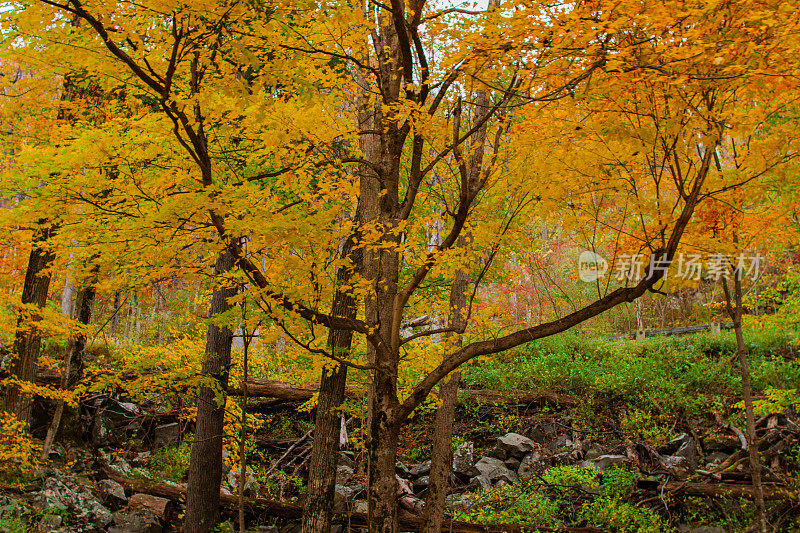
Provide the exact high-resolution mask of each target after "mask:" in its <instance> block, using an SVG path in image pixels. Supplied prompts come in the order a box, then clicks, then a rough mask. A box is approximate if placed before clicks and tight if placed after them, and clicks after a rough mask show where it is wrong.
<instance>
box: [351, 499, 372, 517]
mask: <svg viewBox="0 0 800 533" xmlns="http://www.w3.org/2000/svg"><path fill="white" fill-rule="evenodd" d="M353 511H355V512H357V513H364V514H367V511H369V503H368V502H367V500H356V501H355V502H353Z"/></svg>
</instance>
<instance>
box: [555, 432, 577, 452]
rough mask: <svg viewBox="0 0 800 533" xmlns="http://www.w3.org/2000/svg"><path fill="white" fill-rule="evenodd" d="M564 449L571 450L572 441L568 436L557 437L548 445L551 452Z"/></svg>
mask: <svg viewBox="0 0 800 533" xmlns="http://www.w3.org/2000/svg"><path fill="white" fill-rule="evenodd" d="M565 448H570V449H571V448H572V439H571V438H570V437H569V435H559V436H558V437H556V438H555V440H553V442H552V443H550V449H551V450H553V451H557V450H563V449H565Z"/></svg>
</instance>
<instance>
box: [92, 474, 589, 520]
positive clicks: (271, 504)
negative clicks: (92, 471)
mask: <svg viewBox="0 0 800 533" xmlns="http://www.w3.org/2000/svg"><path fill="white" fill-rule="evenodd" d="M104 472H105V473H106V475H107V476H108V477H109V478H110V479H113V480H114V481H116V482H117V483H119V484H120V485H122V486H123V487H125V488H126V489H127V490H132V491H135V492H139V493H145V494H152V495H154V496H159V497H162V498H168V499H171V500H173V501H179V502H183V501H185V499H186V489H185V488H183V487H181V486H177V485H167V484H166V483H152V482H148V481H141V480H138V479H131V478H128V477H125V476H121V475H119V474H117V473H116V472H114V471H113V470H110V469H107V468H106V469H104ZM220 504H221V505H222V506H223V507H226V508H228V509H234V510H235V509H238V506H239V498H238V497H237V496H233V495H230V494H220ZM244 507H245V510H247V511H248V512H249V513H251V514H256V513H257V512H258V511H261V512H264V513H266V514H268V515H269V516H273V517H277V518H288V519H294V520H299V519H300V518H301V517H302V515H303V506H302V505H301V504H299V503H288V502H278V501H273V500H267V499H265V498H245V500H244ZM333 520H334V522H337V523H347V524H350V525H351V526H361V527H366V526H367V525H368V524H369V521H368V519H367V515H366V513H356V512H351V513H339V514H336V515H334V517H333ZM399 525H400V529H401V530H403V529H404V530H412V531H418V530H419V529H420V528H421V527H422V526H423V525H424V521H423V519H422V518H420V517H417V516H412V515H410V514H408V513H401V516H400V520H399ZM537 531H538V532H548V531H564V532H568V533H602V530H601V529H597V528H593V527H568V528H552V527H545V526H529V525H520V524H492V525H482V524H472V523H469V522H457V521H448V520H445V522H444V523H443V524H442V532H443V533H444V532H447V533H535V532H537Z"/></svg>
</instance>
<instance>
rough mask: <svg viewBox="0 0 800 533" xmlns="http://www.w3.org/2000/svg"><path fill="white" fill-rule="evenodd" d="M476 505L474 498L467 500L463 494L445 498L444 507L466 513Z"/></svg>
mask: <svg viewBox="0 0 800 533" xmlns="http://www.w3.org/2000/svg"><path fill="white" fill-rule="evenodd" d="M474 505H475V502H474V500H473V499H472V498H469V497H467V498H465V497H463V496H462V495H461V494H448V495H447V496H445V498H444V506H445V507H446V508H447V509H450V510H451V511H466V510H467V509H471V508H472V507H473V506H474Z"/></svg>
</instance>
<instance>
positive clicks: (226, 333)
mask: <svg viewBox="0 0 800 533" xmlns="http://www.w3.org/2000/svg"><path fill="white" fill-rule="evenodd" d="M233 266H234V259H233V255H232V254H231V253H230V252H228V251H227V250H225V251H223V252H221V253H220V255H219V257H218V258H217V264H216V265H215V267H214V278H215V279H216V280H217V281H219V280H220V279H221V276H222V275H223V274H225V273H226V272H228V271H230V270H231V269H232V268H233ZM235 295H236V287H226V286H221V285H219V286H217V287H216V288H215V289H214V292H213V294H212V296H211V307H210V309H209V313H208V314H209V317H214V316H216V315H218V314H220V313H223V312H225V311H227V310H229V309H230V308H231V304H230V303H228V299H229V298H231V297H233V296H235ZM232 341H233V332H232V331H231V329H230V328H228V327H219V326H217V325H213V324H212V325H209V326H208V333H207V334H206V355H205V360H204V361H203V368H202V373H203V375H204V376H210V377H212V378H213V379H214V381H215V382H216V384H217V387H218V388H216V387H215V388H210V387H202V388H201V389H200V393H199V395H198V397H197V421H196V423H195V434H194V442H193V443H192V453H191V456H190V459H189V484H188V487H187V492H188V495H187V498H186V518H185V521H184V524H183V531H185V532H186V533H205V532H211V531H213V530H214V528H215V527H216V525H217V522H218V519H219V487H220V483H221V482H222V444H223V430H224V419H225V390H226V389H227V386H228V371H229V367H230V362H231V344H232ZM215 389H216V390H215ZM218 396H221V398H222V403H221V404H220V403H218V401H217V398H218Z"/></svg>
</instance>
